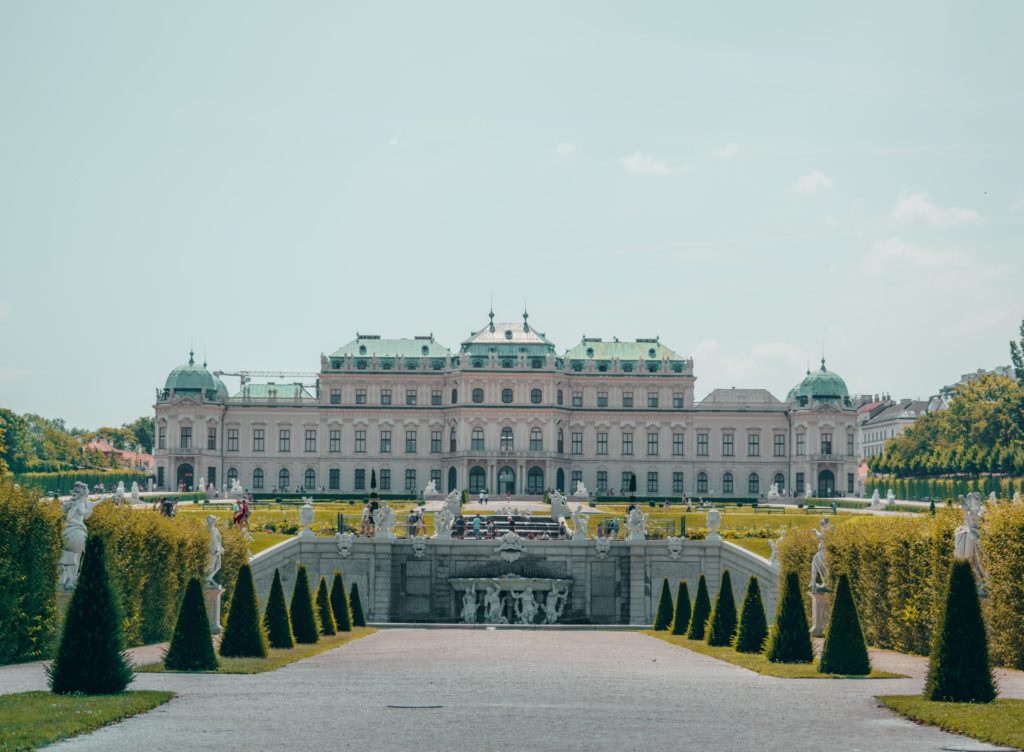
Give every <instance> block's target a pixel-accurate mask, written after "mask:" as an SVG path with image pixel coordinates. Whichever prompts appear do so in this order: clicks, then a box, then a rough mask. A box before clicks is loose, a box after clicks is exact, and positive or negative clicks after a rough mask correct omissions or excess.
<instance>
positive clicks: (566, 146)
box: [551, 142, 580, 159]
mask: <svg viewBox="0 0 1024 752" xmlns="http://www.w3.org/2000/svg"><path fill="white" fill-rule="evenodd" d="M579 150H580V145H579V144H573V143H569V142H566V143H561V144H555V145H554V146H552V147H551V154H552V156H555V157H559V158H562V159H564V158H566V157H571V156H572V155H573V154H575V153H577V152H578V151H579Z"/></svg>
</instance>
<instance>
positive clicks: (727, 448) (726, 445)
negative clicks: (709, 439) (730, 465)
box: [722, 433, 736, 457]
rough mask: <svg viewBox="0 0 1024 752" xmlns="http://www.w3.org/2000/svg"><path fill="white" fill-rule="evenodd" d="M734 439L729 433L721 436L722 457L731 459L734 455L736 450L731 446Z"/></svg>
mask: <svg viewBox="0 0 1024 752" xmlns="http://www.w3.org/2000/svg"><path fill="white" fill-rule="evenodd" d="M733 440H734V437H733V435H732V434H731V433H723V434H722V456H723V457H732V456H733V455H734V454H735V453H736V448H735V446H734V444H733Z"/></svg>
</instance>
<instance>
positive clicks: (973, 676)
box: [924, 561, 996, 702]
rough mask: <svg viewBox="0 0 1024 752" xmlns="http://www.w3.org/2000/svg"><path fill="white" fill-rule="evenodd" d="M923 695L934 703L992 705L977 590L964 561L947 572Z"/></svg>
mask: <svg viewBox="0 0 1024 752" xmlns="http://www.w3.org/2000/svg"><path fill="white" fill-rule="evenodd" d="M924 696H925V699H928V700H936V701H938V702H992V701H993V700H994V699H995V697H996V688H995V683H994V682H993V681H992V668H991V666H990V664H989V659H988V638H987V637H986V635H985V622H984V620H983V619H982V615H981V603H980V602H979V601H978V587H977V583H975V581H974V572H973V571H972V570H971V564H970V562H967V561H956V562H953V566H952V567H951V568H950V571H949V585H948V586H947V587H946V597H945V601H944V604H943V611H942V616H941V617H940V619H939V621H938V629H937V630H936V633H935V641H934V643H933V644H932V653H931V659H930V660H929V663H928V678H927V679H926V680H925V685H924Z"/></svg>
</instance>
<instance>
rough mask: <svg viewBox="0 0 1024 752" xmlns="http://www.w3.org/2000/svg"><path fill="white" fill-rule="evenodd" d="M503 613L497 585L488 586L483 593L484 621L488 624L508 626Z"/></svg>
mask: <svg viewBox="0 0 1024 752" xmlns="http://www.w3.org/2000/svg"><path fill="white" fill-rule="evenodd" d="M504 611H505V609H504V607H503V606H502V604H501V591H500V590H499V589H498V586H497V585H489V586H488V587H487V590H486V591H484V621H486V622H487V623H488V624H508V619H506V618H505V613H504Z"/></svg>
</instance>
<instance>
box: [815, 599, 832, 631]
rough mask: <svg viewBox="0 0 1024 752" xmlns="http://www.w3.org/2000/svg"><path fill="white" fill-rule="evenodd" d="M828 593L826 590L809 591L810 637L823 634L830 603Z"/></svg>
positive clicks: (826, 624)
mask: <svg viewBox="0 0 1024 752" xmlns="http://www.w3.org/2000/svg"><path fill="white" fill-rule="evenodd" d="M830 595H831V594H830V593H829V592H828V591H827V590H825V591H823V592H818V591H815V590H812V591H811V637H824V636H825V627H827V626H828V617H829V607H830V605H831V602H830V601H831V599H830V598H829V596H830Z"/></svg>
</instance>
